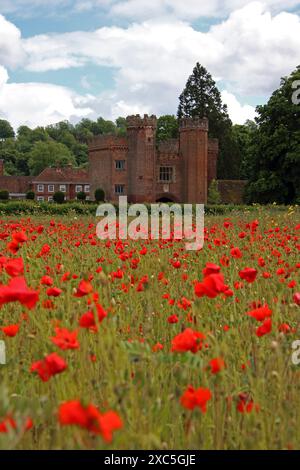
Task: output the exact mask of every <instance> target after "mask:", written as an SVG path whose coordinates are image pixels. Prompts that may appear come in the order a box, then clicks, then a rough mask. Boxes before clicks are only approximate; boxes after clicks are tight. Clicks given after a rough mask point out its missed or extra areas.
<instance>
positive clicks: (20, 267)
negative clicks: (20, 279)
mask: <svg viewBox="0 0 300 470" xmlns="http://www.w3.org/2000/svg"><path fill="white" fill-rule="evenodd" d="M5 271H6V272H7V274H8V275H9V276H11V277H17V276H21V275H22V274H23V273H24V263H23V259H22V258H13V259H9V260H8V261H7V263H6V266H5Z"/></svg>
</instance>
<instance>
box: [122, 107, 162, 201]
mask: <svg viewBox="0 0 300 470" xmlns="http://www.w3.org/2000/svg"><path fill="white" fill-rule="evenodd" d="M156 123H157V120H156V117H155V116H151V117H149V116H147V115H145V116H144V118H141V117H140V116H129V117H128V118H127V136H128V180H129V181H128V185H129V188H128V201H129V202H145V201H148V202H153V201H155V196H156V194H155V183H156V171H155V167H156V164H155V162H156Z"/></svg>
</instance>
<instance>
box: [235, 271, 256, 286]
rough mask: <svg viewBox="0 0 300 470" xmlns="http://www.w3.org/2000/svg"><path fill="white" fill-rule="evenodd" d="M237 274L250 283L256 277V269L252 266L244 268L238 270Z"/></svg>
mask: <svg viewBox="0 0 300 470" xmlns="http://www.w3.org/2000/svg"><path fill="white" fill-rule="evenodd" d="M239 276H240V278H241V279H244V280H245V281H247V282H249V283H252V282H254V281H255V279H256V276H257V271H256V269H254V268H245V269H243V270H242V271H240V272H239Z"/></svg>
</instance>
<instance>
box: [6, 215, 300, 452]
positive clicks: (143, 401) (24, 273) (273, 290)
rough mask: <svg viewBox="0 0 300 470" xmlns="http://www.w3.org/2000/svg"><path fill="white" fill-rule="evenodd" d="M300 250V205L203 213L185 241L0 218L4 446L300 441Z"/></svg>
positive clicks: (255, 445)
mask: <svg viewBox="0 0 300 470" xmlns="http://www.w3.org/2000/svg"><path fill="white" fill-rule="evenodd" d="M299 254H300V217H299V212H297V210H296V209H292V208H291V209H287V210H286V211H285V212H284V211H281V212H280V213H279V212H273V211H272V210H267V209H257V212H253V211H251V213H250V212H249V213H247V212H245V213H236V214H232V215H231V216H230V217H229V218H226V217H215V216H210V217H207V218H206V221H205V244H204V247H203V249H202V250H200V251H190V252H189V251H186V250H185V246H184V241H177V240H174V239H172V237H170V239H169V240H151V239H149V240H138V241H130V240H128V241H124V240H116V241H110V240H107V241H101V240H99V239H98V238H97V236H96V220H94V219H93V218H92V217H83V218H74V216H73V217H71V216H70V217H67V216H62V217H58V216H57V217H55V218H50V217H47V216H41V217H36V216H33V217H31V218H24V219H22V220H20V219H17V218H15V219H14V218H8V217H5V218H2V219H1V221H0V270H1V284H0V307H1V310H0V340H1V341H3V342H4V344H5V353H6V364H3V365H1V364H0V448H2V449H12V448H15V449H107V448H109V449H154V448H155V449H299V448H300V416H299V411H298V410H299V409H300V364H299V365H297V363H295V361H293V360H292V355H293V353H294V354H295V351H294V350H293V344H294V342H295V341H297V340H300V328H299V327H300V285H299V270H300V257H299ZM299 358H300V354H299ZM299 362H300V361H299Z"/></svg>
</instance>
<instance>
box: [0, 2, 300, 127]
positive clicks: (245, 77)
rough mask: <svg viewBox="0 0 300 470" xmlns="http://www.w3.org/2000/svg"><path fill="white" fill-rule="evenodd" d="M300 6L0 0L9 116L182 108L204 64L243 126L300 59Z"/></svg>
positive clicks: (32, 119) (1, 103)
mask: <svg viewBox="0 0 300 470" xmlns="http://www.w3.org/2000/svg"><path fill="white" fill-rule="evenodd" d="M299 12H300V4H299V2H298V1H295V0H285V1H281V0H266V1H265V2H257V1H255V2H249V1H247V0H240V1H239V0H223V1H221V0H212V1H211V2H200V1H199V0H185V1H182V0H151V2H149V0H123V1H122V0H51V1H47V0H0V117H2V118H6V119H9V120H10V121H11V122H12V123H13V125H14V126H15V127H17V126H19V125H20V124H27V125H29V126H31V127H34V126H36V125H38V124H42V125H46V124H51V123H54V122H57V121H58V120H63V119H70V120H71V121H72V122H76V121H78V120H80V119H81V118H82V117H90V118H92V119H94V118H96V117H97V116H99V115H101V116H103V117H105V118H107V119H115V118H116V117H117V116H119V115H123V116H125V115H127V114H136V113H155V114H158V115H160V114H165V113H170V114H172V113H176V110H177V106H178V96H179V94H180V92H181V90H182V89H183V87H184V84H185V82H186V80H187V78H188V76H189V74H190V73H191V72H192V69H193V66H194V65H195V63H196V62H197V61H199V62H200V63H202V64H203V65H205V66H206V67H207V69H208V70H209V71H210V72H211V73H212V75H213V77H214V78H215V80H216V81H217V84H218V86H219V88H220V90H221V91H222V97H223V101H224V102H226V103H227V105H228V107H229V112H230V116H231V118H232V120H233V121H234V122H238V123H242V122H244V121H245V120H246V119H248V118H249V119H253V117H254V115H255V106H256V105H257V104H261V103H264V102H265V101H266V100H267V99H268V97H269V95H270V94H271V93H272V91H273V90H274V89H275V88H276V87H277V86H278V84H279V81H280V77H281V76H284V75H287V74H289V73H290V72H291V71H292V70H293V69H294V68H295V67H296V66H297V65H299V63H300V59H299V57H300V54H299V52H300V16H299Z"/></svg>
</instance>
